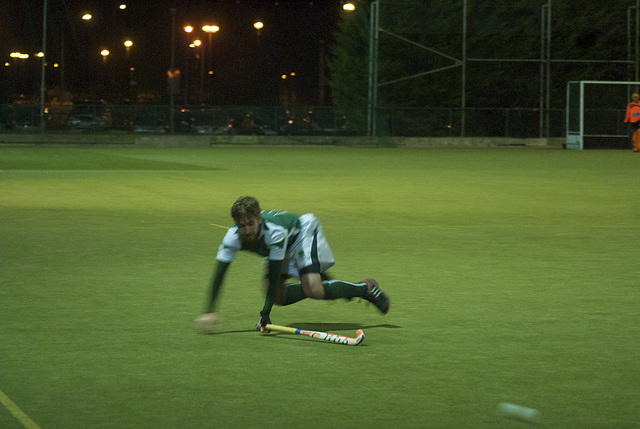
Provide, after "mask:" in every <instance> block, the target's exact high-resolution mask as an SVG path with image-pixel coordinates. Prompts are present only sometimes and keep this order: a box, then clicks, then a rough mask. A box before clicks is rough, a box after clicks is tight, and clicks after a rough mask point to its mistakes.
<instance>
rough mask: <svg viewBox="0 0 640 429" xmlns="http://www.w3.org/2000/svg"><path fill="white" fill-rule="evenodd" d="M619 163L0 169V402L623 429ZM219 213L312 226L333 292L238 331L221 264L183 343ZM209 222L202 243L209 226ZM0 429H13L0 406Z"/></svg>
mask: <svg viewBox="0 0 640 429" xmlns="http://www.w3.org/2000/svg"><path fill="white" fill-rule="evenodd" d="M639 167H640V156H639V155H637V154H632V153H631V152H627V151H562V150H544V149H531V148H492V149H454V148H447V149H427V148H424V149H355V148H345V147H291V148H282V147H243V148H230V147H227V148H211V149H140V148H104V147H102V148H99V147H93V148H47V147H24V148H21V147H4V148H0V241H1V242H0V317H1V320H2V322H1V323H0V391H1V392H4V394H5V395H6V396H7V397H9V398H10V399H11V401H12V402H13V403H14V404H15V405H16V406H17V407H19V409H20V410H22V411H23V412H24V413H25V414H26V415H27V416H28V417H29V418H30V419H32V420H33V421H34V422H35V423H36V424H37V425H39V426H40V427H41V428H42V429H49V428H203V427H212V428H232V427H233V428H235V427H262V428H284V427H287V428H356V427H363V428H365V427H366V428H390V427H397V428H496V427H501V428H510V427H513V428H517V427H521V426H522V423H520V422H517V421H511V420H508V419H505V418H504V417H502V416H501V415H500V414H499V413H498V404H499V403H500V402H511V403H515V404H519V405H523V406H527V407H531V408H536V409H538V410H539V412H540V416H541V417H540V419H541V422H542V423H543V424H544V425H545V426H547V427H553V428H587V427H589V428H590V427H594V428H595V427H598V428H605V427H606V428H630V427H640V423H639V422H640V408H638V400H639V399H640V397H639V394H638V392H639V391H640V359H638V350H639V349H640V324H639V323H638V322H639V318H638V308H640V299H639V298H640V290H639V288H638V285H639V283H638V278H639V277H640V276H639V274H640V269H639V267H640V265H639V264H638V262H637V254H638V242H640V227H639V226H638V221H637V216H638V213H640V198H639V197H638V191H637V184H638V182H640V180H639V179H640V169H639ZM241 195H253V196H255V197H257V198H258V199H259V200H260V202H261V204H262V207H263V208H265V209H284V210H289V211H292V212H295V213H299V214H301V213H306V212H313V213H315V214H316V215H317V216H318V217H319V219H320V221H321V222H322V224H323V226H324V230H325V234H326V235H327V238H328V240H329V242H330V244H331V246H332V249H333V252H334V255H335V256H336V259H337V265H336V266H335V267H334V268H333V269H332V270H331V273H332V275H333V277H335V278H338V279H343V280H350V281H358V280H361V279H363V278H366V277H375V278H376V279H377V280H378V281H379V282H380V285H381V287H382V288H383V289H384V290H385V291H387V292H388V293H389V295H390V296H391V311H390V312H389V314H388V315H386V316H382V315H380V314H379V313H377V311H376V310H375V308H374V307H373V306H371V305H365V304H364V303H363V302H361V301H358V300H354V301H352V302H346V301H336V302H321V301H311V300H305V301H302V302H300V303H298V304H295V305H293V306H288V307H276V308H275V309H274V311H273V313H272V320H273V322H274V323H278V324H283V325H290V326H295V327H299V328H308V329H318V330H326V331H331V332H335V333H338V334H342V335H348V336H354V335H355V331H356V330H357V329H359V328H363V329H364V330H365V332H366V339H365V341H364V343H363V344H361V345H360V346H357V347H347V346H341V345H336V344H330V343H324V342H318V341H314V340H310V339H308V338H305V337H298V336H291V335H284V334H278V335H270V336H266V337H265V336H261V335H259V334H258V333H256V332H255V331H253V330H252V327H253V325H254V324H255V322H256V321H257V319H258V312H259V310H260V309H261V307H262V299H263V298H262V290H261V283H260V277H261V273H262V271H261V261H260V259H259V258H258V257H256V256H252V255H248V254H242V255H240V256H239V257H238V258H237V260H236V261H235V262H234V263H233V264H232V267H231V269H230V272H229V273H228V275H227V280H226V284H225V287H224V289H223V291H222V296H221V300H220V303H219V304H220V306H219V311H220V314H221V316H222V317H223V326H222V328H221V330H220V331H219V332H218V333H216V334H214V335H199V334H197V333H196V332H195V329H194V323H193V321H194V319H195V318H196V317H197V316H198V314H199V312H200V311H202V310H203V308H204V303H205V297H206V293H207V288H208V282H209V278H210V276H211V274H212V271H213V264H214V258H215V254H216V250H217V247H218V245H219V242H220V240H221V239H222V236H223V234H224V232H225V230H224V228H221V227H220V226H217V225H229V224H230V222H231V220H230V217H229V208H230V206H231V204H232V202H233V201H234V200H235V199H236V198H237V197H238V196H241ZM212 224H214V225H212ZM0 427H2V428H9V429H10V428H21V427H23V425H22V424H21V423H20V422H19V421H18V420H17V419H16V418H15V417H14V416H13V415H12V413H11V410H10V409H8V408H7V407H6V406H0Z"/></svg>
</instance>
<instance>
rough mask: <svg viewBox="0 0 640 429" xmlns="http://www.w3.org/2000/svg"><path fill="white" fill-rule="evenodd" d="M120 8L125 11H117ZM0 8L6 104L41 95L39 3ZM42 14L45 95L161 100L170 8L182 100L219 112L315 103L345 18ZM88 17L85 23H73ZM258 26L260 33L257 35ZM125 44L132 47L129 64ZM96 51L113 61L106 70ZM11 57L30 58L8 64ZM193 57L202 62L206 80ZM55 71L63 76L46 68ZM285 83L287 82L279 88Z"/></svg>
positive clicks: (71, 3)
mask: <svg viewBox="0 0 640 429" xmlns="http://www.w3.org/2000/svg"><path fill="white" fill-rule="evenodd" d="M121 3H124V4H126V5H127V8H126V9H124V10H121V9H119V7H118V6H119V5H120V4H121ZM0 5H1V7H0V55H2V64H3V65H4V64H5V63H6V62H9V63H10V67H6V66H4V67H3V68H2V69H3V70H2V72H3V74H2V78H3V81H4V82H5V84H4V86H3V94H2V95H3V97H4V98H5V99H4V100H0V103H6V102H7V100H6V98H7V95H8V93H14V92H19V93H20V92H21V93H30V92H31V93H34V92H36V93H37V91H38V88H39V85H40V72H39V70H40V65H39V61H38V59H36V58H35V57H34V56H33V54H34V53H37V52H38V51H40V46H41V40H42V9H43V0H0ZM48 5H49V8H48V11H49V12H48V21H47V22H48V30H47V50H48V52H47V64H48V65H49V67H47V86H48V87H60V86H61V85H62V86H63V88H64V89H66V90H68V91H70V92H73V93H74V94H82V95H83V96H85V97H86V98H94V97H97V98H104V97H108V98H110V99H111V101H116V102H117V101H120V100H122V99H124V98H126V97H127V96H130V95H131V90H132V89H135V90H136V93H146V92H148V93H161V94H166V88H167V71H168V70H169V68H170V66H171V23H172V14H171V9H172V8H175V9H176V14H175V34H176V37H175V67H176V69H179V70H180V71H181V95H180V97H181V98H182V99H185V98H186V97H189V98H191V99H193V100H196V101H197V97H198V95H199V89H200V86H202V87H203V89H204V92H205V93H206V94H205V97H208V98H207V100H206V101H207V102H208V103H210V104H216V105H248V104H259V105H276V104H280V103H279V101H280V100H279V97H281V96H282V95H281V94H282V93H283V85H286V86H287V91H284V92H288V93H293V92H294V93H295V94H296V98H297V102H299V103H303V104H304V103H307V104H318V103H319V102H321V101H322V96H321V95H320V93H319V88H321V86H320V84H319V80H320V77H321V73H320V71H319V70H320V64H321V60H320V58H321V56H322V54H323V52H325V53H326V52H328V47H329V46H330V44H331V42H332V34H333V32H334V31H335V30H336V22H337V19H338V16H339V14H340V13H344V12H343V11H342V8H341V6H342V2H341V1H339V0H316V1H308V0H280V1H264V0H154V1H150V0H129V1H127V2H119V1H112V0H48ZM85 11H87V12H90V13H91V14H92V16H93V19H92V20H91V21H88V22H87V21H82V20H81V19H80V17H81V15H82V13H83V12H85ZM256 21H262V22H263V23H264V28H263V29H262V30H261V31H260V33H259V34H258V31H257V30H256V29H255V28H254V27H253V24H254V22H256ZM187 24H190V25H192V26H194V27H195V28H196V31H195V32H194V33H192V34H191V35H188V34H187V33H185V32H184V30H183V27H184V26H185V25H187ZM205 24H212V25H217V26H219V27H220V30H219V31H218V32H217V33H215V34H213V35H212V36H211V42H212V44H211V46H210V47H207V46H206V45H208V42H209V36H208V35H206V34H205V33H204V32H202V31H201V30H200V29H201V27H202V25H205ZM196 32H198V33H199V34H198V35H196ZM198 36H199V38H200V39H201V40H202V41H203V43H204V44H205V46H204V47H203V48H201V49H200V51H201V52H200V53H199V52H198V49H191V48H189V47H188V44H189V43H190V42H191V41H192V40H193V39H195V38H198ZM127 39H131V40H132V41H133V47H132V48H131V49H130V51H129V55H128V56H127V52H126V48H125V47H124V44H123V43H124V41H125V40H127ZM323 47H324V48H323ZM103 48H107V49H109V51H110V55H109V56H108V57H107V59H106V61H104V60H103V58H102V56H101V55H100V50H101V49H103ZM14 51H19V52H24V53H28V54H30V55H31V57H30V58H29V59H26V60H13V59H11V58H10V57H9V54H10V53H11V52H14ZM210 53H211V56H210V55H209V54H210ZM198 54H200V55H204V62H205V63H204V65H205V67H204V73H203V69H202V68H201V66H200V61H202V59H203V58H202V56H200V57H198ZM63 58H64V61H63ZM209 61H211V63H210V62H209ZM53 63H58V64H64V67H58V68H53V67H51V65H52V64H53ZM210 65H211V66H210ZM131 68H133V69H134V70H133V71H131ZM210 69H211V70H213V74H212V75H209V73H208V71H209V70H210ZM291 73H295V76H293V77H292V76H291ZM283 74H287V75H288V76H289V78H288V79H286V80H283V79H282V78H281V76H282V75H283ZM203 76H204V79H203V80H202V77H203ZM185 93H186V94H185ZM179 101H180V100H179Z"/></svg>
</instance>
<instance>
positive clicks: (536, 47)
mask: <svg viewBox="0 0 640 429" xmlns="http://www.w3.org/2000/svg"><path fill="white" fill-rule="evenodd" d="M627 3H628V4H627ZM369 4H370V2H369V1H364V0H361V1H359V2H358V3H357V6H358V7H357V9H356V10H355V11H354V12H353V13H351V14H343V16H342V17H341V21H340V23H339V28H338V31H337V33H336V37H335V44H334V46H333V49H332V58H331V60H330V62H329V68H330V72H331V73H330V82H329V86H330V89H331V94H332V99H333V101H334V103H335V104H336V105H337V106H338V107H339V108H341V109H342V110H343V111H345V113H347V114H348V115H350V118H351V121H352V123H353V125H354V127H357V128H359V129H360V130H362V127H364V126H365V124H366V107H367V98H368V95H367V86H368V74H369V39H370V32H369V29H370V27H369V12H370V8H369ZM546 4H547V0H536V1H531V0H512V1H510V2H485V1H481V0H467V14H466V17H467V19H466V39H465V38H464V37H463V0H430V1H428V2H426V1H424V0H380V2H379V22H380V28H382V29H383V30H384V31H382V32H381V33H380V38H379V56H378V59H379V61H378V71H379V83H381V84H383V83H386V82H390V81H395V80H399V79H401V78H403V77H405V76H412V75H414V74H419V73H423V72H427V71H434V72H432V73H429V74H425V75H424V76H421V77H417V78H413V79H409V80H400V81H398V82H396V83H392V84H388V85H383V86H381V87H380V90H379V93H378V105H379V106H380V107H385V108H390V107H403V108H411V107H420V108H425V107H433V108H459V107H460V106H461V101H462V100H461V99H462V91H461V89H462V81H463V80H462V67H461V63H460V62H457V61H456V60H458V61H460V60H462V58H463V43H464V42H465V41H466V56H467V61H466V73H465V83H466V91H465V98H466V103H465V104H466V106H467V107H469V108H524V109H536V108H538V107H540V105H541V88H542V91H544V94H542V99H544V100H545V103H544V104H543V106H544V105H546V97H547V92H546V89H547V87H546V77H547V74H546V73H547V70H546V63H542V66H543V67H542V68H541V61H540V59H541V57H542V58H544V59H546V58H547V48H548V49H549V52H550V56H551V60H552V62H551V63H550V79H549V93H548V94H549V101H550V106H549V107H550V108H551V109H563V108H564V105H565V94H566V85H567V82H568V81H571V80H608V81H627V80H634V78H635V64H634V61H635V57H634V55H635V45H634V44H635V35H634V34H635V30H636V29H635V20H634V17H633V16H632V20H631V27H630V31H631V38H629V37H628V32H629V28H628V15H627V13H628V7H630V6H634V5H635V2H634V1H632V0H628V1H616V2H584V1H579V0H563V1H559V0H555V1H553V2H552V6H551V24H550V29H551V40H550V44H549V45H546V44H547V43H548V42H547V40H546V37H547V33H546V29H545V28H543V24H544V25H546V19H545V18H543V15H544V13H545V11H546V9H544V8H543V6H544V5H546ZM389 33H392V34H389ZM396 36H397V37H396ZM401 38H404V39H407V40H410V41H411V42H414V43H415V44H414V43H408V42H406V41H403V40H401ZM543 43H544V45H543ZM629 43H630V44H629ZM416 44H418V45H422V46H424V47H427V48H429V49H424V48H421V47H419V46H416ZM524 60H528V61H524ZM588 61H599V62H588ZM622 61H630V62H622ZM447 67H449V68H447ZM435 70H441V71H435Z"/></svg>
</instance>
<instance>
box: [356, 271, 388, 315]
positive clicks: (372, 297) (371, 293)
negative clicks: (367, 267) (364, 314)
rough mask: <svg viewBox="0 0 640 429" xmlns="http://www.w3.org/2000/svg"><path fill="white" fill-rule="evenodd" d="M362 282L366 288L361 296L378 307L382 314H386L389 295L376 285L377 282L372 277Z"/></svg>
mask: <svg viewBox="0 0 640 429" xmlns="http://www.w3.org/2000/svg"><path fill="white" fill-rule="evenodd" d="M364 282H365V283H366V284H367V288H368V289H367V293H366V294H365V295H364V296H363V298H364V299H366V300H367V301H369V302H370V303H372V304H373V305H375V306H376V307H378V310H380V312H381V313H382V314H387V313H388V312H389V303H390V300H389V296H388V295H387V294H386V293H384V292H383V291H382V289H380V288H379V287H378V282H377V281H375V280H374V279H366V280H364Z"/></svg>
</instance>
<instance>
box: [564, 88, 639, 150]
mask: <svg viewBox="0 0 640 429" xmlns="http://www.w3.org/2000/svg"><path fill="white" fill-rule="evenodd" d="M634 92H640V82H620V81H596V80H580V81H571V82H568V83H567V105H566V114H567V118H566V119H567V124H566V125H567V136H566V142H565V148H567V149H579V150H581V149H626V148H629V149H630V148H631V141H630V138H629V134H628V131H627V125H626V124H625V123H624V115H625V112H626V108H627V104H628V103H629V102H630V101H631V94H633V93H634Z"/></svg>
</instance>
